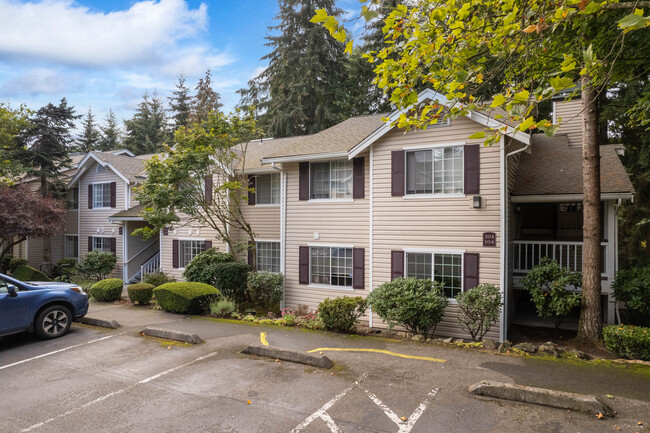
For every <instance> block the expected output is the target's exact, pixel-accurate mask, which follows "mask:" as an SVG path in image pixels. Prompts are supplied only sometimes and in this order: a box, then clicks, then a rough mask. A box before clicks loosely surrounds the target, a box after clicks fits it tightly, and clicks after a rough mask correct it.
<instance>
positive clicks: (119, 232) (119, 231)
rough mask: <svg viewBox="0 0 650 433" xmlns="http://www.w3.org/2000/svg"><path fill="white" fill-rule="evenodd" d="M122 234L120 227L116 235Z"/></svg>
mask: <svg viewBox="0 0 650 433" xmlns="http://www.w3.org/2000/svg"><path fill="white" fill-rule="evenodd" d="M122 233H123V231H122V227H120V228H119V229H118V230H117V234H118V235H121V234H122Z"/></svg>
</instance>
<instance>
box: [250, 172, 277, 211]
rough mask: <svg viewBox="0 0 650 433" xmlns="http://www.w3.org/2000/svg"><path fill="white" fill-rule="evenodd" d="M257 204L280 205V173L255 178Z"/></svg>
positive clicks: (259, 175)
mask: <svg viewBox="0 0 650 433" xmlns="http://www.w3.org/2000/svg"><path fill="white" fill-rule="evenodd" d="M255 196H256V203H257V204H280V173H272V174H258V175H257V176H255Z"/></svg>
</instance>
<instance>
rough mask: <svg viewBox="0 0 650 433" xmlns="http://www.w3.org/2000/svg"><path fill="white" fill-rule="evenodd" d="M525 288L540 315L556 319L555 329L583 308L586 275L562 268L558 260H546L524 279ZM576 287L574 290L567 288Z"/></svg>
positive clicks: (545, 258) (546, 258)
mask: <svg viewBox="0 0 650 433" xmlns="http://www.w3.org/2000/svg"><path fill="white" fill-rule="evenodd" d="M523 283H524V289H526V290H528V291H529V292H530V296H531V299H532V301H533V303H534V304H535V308H536V309H537V315H538V316H539V317H545V318H552V317H554V318H555V327H556V328H559V327H560V324H561V323H562V320H564V318H565V317H566V316H567V315H568V314H569V313H570V312H571V310H573V309H574V308H577V307H579V306H580V301H581V298H582V294H581V293H580V292H579V291H578V289H579V288H580V287H582V274H581V273H580V272H572V271H571V270H570V269H568V268H562V267H560V265H559V264H558V262H556V261H555V260H551V259H550V258H548V257H543V258H542V260H541V261H540V264H539V265H537V266H534V267H533V268H532V269H531V270H530V272H529V273H528V275H526V276H525V277H524V279H523ZM569 286H573V289H567V287H569Z"/></svg>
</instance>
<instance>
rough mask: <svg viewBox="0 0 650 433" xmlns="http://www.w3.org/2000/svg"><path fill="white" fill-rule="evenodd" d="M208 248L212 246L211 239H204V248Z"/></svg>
mask: <svg viewBox="0 0 650 433" xmlns="http://www.w3.org/2000/svg"><path fill="white" fill-rule="evenodd" d="M210 248H212V241H205V249H206V250H209V249H210Z"/></svg>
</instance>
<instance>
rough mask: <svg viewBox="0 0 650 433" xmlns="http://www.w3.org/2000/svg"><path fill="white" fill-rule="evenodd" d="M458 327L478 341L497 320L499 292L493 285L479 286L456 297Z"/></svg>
mask: <svg viewBox="0 0 650 433" xmlns="http://www.w3.org/2000/svg"><path fill="white" fill-rule="evenodd" d="M456 301H457V302H458V313H459V314H458V325H460V327H461V329H463V330H464V331H466V332H467V333H469V335H471V337H472V340H474V341H480V340H482V339H483V337H484V336H485V334H487V333H488V331H489V330H490V328H491V327H492V325H494V324H495V323H496V322H497V320H499V313H500V312H501V305H502V304H501V291H500V290H499V288H498V287H496V286H495V285H494V284H481V285H479V286H476V287H474V288H472V289H469V290H468V291H466V292H463V293H459V294H458V295H457V296H456Z"/></svg>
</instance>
